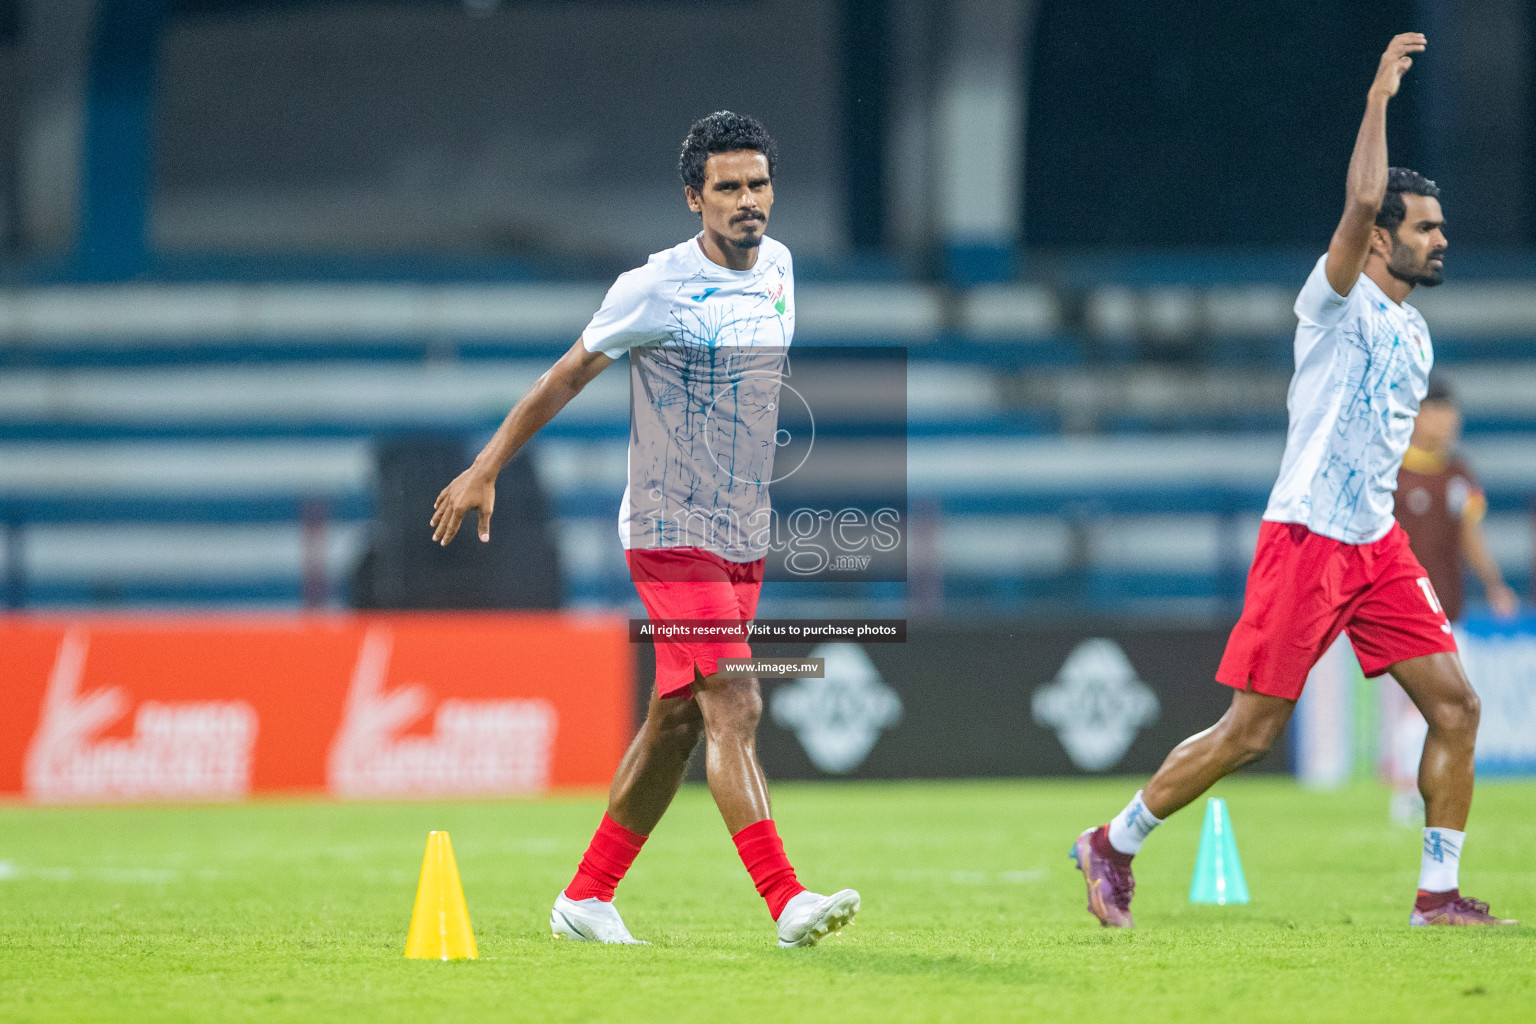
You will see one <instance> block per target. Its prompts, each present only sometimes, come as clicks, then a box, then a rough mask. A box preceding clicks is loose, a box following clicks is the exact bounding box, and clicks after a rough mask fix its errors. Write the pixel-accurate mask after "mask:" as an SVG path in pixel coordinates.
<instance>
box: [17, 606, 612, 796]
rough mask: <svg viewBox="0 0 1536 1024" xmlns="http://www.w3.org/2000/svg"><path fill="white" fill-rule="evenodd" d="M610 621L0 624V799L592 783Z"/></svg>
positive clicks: (462, 618)
mask: <svg viewBox="0 0 1536 1024" xmlns="http://www.w3.org/2000/svg"><path fill="white" fill-rule="evenodd" d="M633 723H634V656H633V651H632V649H631V647H630V645H629V642H628V636H627V633H626V629H625V623H624V620H623V619H617V618H611V617H603V618H584V617H569V616H562V615H557V614H524V613H518V614H396V615H378V616H372V615H370V616H347V617H325V616H307V617H302V618H300V617H294V618H259V617H245V618H210V617H198V618H150V617H144V618H128V617H121V618H97V617H82V618H78V619H62V618H60V619H48V618H31V617H25V618H23V617H12V618H10V619H0V796H7V795H24V796H26V797H28V798H30V799H32V800H37V801H48V802H57V801H105V800H227V799H238V798H240V797H243V796H245V795H246V794H248V793H252V792H283V791H290V792H291V791H302V790H309V791H324V792H329V793H331V794H332V795H334V796H339V797H361V798H397V797H403V798H420V797H483V796H505V795H518V794H532V793H541V792H544V791H545V790H547V789H549V788H551V787H588V786H606V785H607V784H608V781H609V778H610V777H611V776H612V774H613V770H614V768H615V767H616V766H617V765H618V762H619V758H620V757H621V756H622V755H623V752H624V746H625V744H626V743H627V742H628V741H629V738H630V735H631V733H632V731H633Z"/></svg>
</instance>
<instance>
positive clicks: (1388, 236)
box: [1371, 224, 1392, 260]
mask: <svg viewBox="0 0 1536 1024" xmlns="http://www.w3.org/2000/svg"><path fill="white" fill-rule="evenodd" d="M1371 252H1373V253H1375V254H1376V255H1377V256H1380V257H1381V258H1382V259H1384V260H1391V259H1392V232H1390V231H1388V230H1387V229H1386V228H1384V227H1382V226H1381V225H1380V224H1373V225H1372V226H1371Z"/></svg>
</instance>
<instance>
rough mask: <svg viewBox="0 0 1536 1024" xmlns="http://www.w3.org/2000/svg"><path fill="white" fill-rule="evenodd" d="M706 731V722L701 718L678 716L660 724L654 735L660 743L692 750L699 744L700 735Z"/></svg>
mask: <svg viewBox="0 0 1536 1024" xmlns="http://www.w3.org/2000/svg"><path fill="white" fill-rule="evenodd" d="M703 732H704V722H703V720H702V719H700V718H678V719H675V720H673V721H670V722H666V723H664V724H662V725H660V726H658V727H657V728H656V729H655V730H654V731H653V735H654V736H655V737H656V742H657V743H658V744H661V745H664V746H667V747H675V748H677V749H679V750H684V751H692V750H693V748H694V747H695V746H697V745H698V742H699V736H700V735H702V734H703Z"/></svg>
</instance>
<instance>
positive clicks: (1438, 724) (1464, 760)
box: [1072, 32, 1512, 928]
mask: <svg viewBox="0 0 1536 1024" xmlns="http://www.w3.org/2000/svg"><path fill="white" fill-rule="evenodd" d="M1424 49H1425V39H1424V36H1422V35H1420V34H1418V33H1416V32H1409V33H1405V34H1403V35H1399V36H1397V37H1396V38H1394V39H1393V40H1392V42H1391V44H1390V45H1389V46H1388V47H1387V50H1386V53H1384V54H1383V55H1382V58H1381V62H1380V64H1379V65H1378V66H1377V70H1376V77H1375V80H1374V81H1373V82H1372V83H1371V87H1370V91H1369V92H1368V94H1367V98H1366V105H1365V118H1364V120H1363V121H1362V122H1361V125H1360V132H1359V134H1358V135H1357V136H1356V139H1355V150H1354V155H1353V156H1352V157H1351V158H1350V162H1349V175H1348V180H1347V185H1346V193H1345V204H1344V215H1343V216H1342V217H1341V218H1340V220H1339V226H1338V227H1337V228H1336V229H1335V230H1334V233H1333V240H1332V241H1331V242H1330V243H1329V245H1328V253H1327V255H1325V256H1323V257H1322V258H1321V259H1319V260H1318V261H1317V265H1316V266H1315V267H1314V268H1313V270H1312V273H1311V276H1309V277H1308V278H1307V282H1306V284H1305V286H1303V288H1302V290H1301V294H1300V296H1298V297H1297V299H1296V317H1297V321H1298V323H1297V326H1296V346H1295V349H1296V352H1295V355H1296V373H1295V376H1294V377H1292V378H1291V388H1290V395H1289V398H1288V400H1287V406H1288V408H1289V412H1290V429H1289V431H1288V433H1287V436H1286V446H1285V457H1284V459H1283V461H1282V462H1281V466H1280V478H1279V480H1278V481H1277V482H1276V483H1275V487H1274V490H1273V492H1272V493H1271V495H1270V499H1269V507H1268V508H1267V509H1266V510H1265V512H1264V522H1263V524H1262V527H1261V529H1260V532H1259V542H1258V548H1257V550H1256V551H1255V552H1254V558H1253V567H1252V569H1251V570H1250V571H1249V574H1248V586H1247V592H1246V593H1245V595H1244V597H1243V614H1242V617H1241V619H1240V621H1239V622H1238V624H1237V626H1236V627H1235V628H1234V629H1233V630H1232V636H1231V639H1230V640H1229V641H1228V642H1227V649H1226V652H1225V654H1224V655H1223V656H1222V659H1221V666H1220V668H1219V669H1218V670H1217V672H1216V679H1217V681H1219V682H1221V683H1224V684H1226V685H1227V686H1230V687H1233V688H1234V690H1235V691H1236V692H1234V693H1233V695H1232V706H1231V708H1230V709H1229V710H1228V711H1227V712H1226V714H1225V715H1223V716H1222V718H1221V720H1220V721H1219V722H1217V723H1216V724H1215V725H1214V726H1212V727H1211V728H1209V729H1207V730H1205V731H1204V732H1201V733H1197V734H1196V735H1194V736H1191V737H1190V738H1189V739H1187V740H1185V741H1184V742H1183V743H1181V744H1179V745H1178V746H1177V747H1175V748H1174V749H1173V752H1172V753H1170V754H1169V755H1168V758H1167V760H1165V761H1164V762H1163V765H1162V767H1161V768H1159V769H1158V770H1157V773H1156V774H1155V775H1153V776H1152V779H1151V781H1149V782H1148V783H1147V785H1146V786H1145V788H1143V789H1142V790H1141V791H1139V792H1138V793H1137V794H1136V795H1135V797H1134V798H1132V800H1131V802H1130V804H1129V805H1127V806H1126V808H1125V809H1124V810H1123V811H1121V812H1120V814H1118V815H1117V816H1116V817H1115V818H1114V819H1112V820H1111V821H1110V822H1109V823H1108V824H1106V825H1102V826H1099V827H1098V828H1091V829H1088V830H1087V831H1085V832H1083V834H1082V835H1080V836H1079V837H1078V839H1077V842H1076V844H1075V845H1074V847H1073V850H1072V856H1073V858H1074V859H1076V861H1077V864H1078V868H1079V869H1080V870H1081V871H1082V872H1083V876H1084V879H1085V881H1086V882H1087V887H1088V909H1089V910H1090V911H1091V912H1092V913H1093V914H1094V915H1095V916H1096V917H1098V919H1099V920H1100V922H1102V923H1103V924H1104V925H1106V926H1110V927H1121V928H1128V927H1130V926H1131V895H1132V892H1133V891H1134V889H1135V881H1134V879H1133V877H1132V874H1131V858H1132V857H1133V856H1134V855H1135V854H1136V852H1137V851H1138V850H1140V848H1141V844H1142V841H1143V840H1144V839H1146V837H1147V835H1148V834H1149V833H1150V832H1151V831H1152V829H1153V828H1155V827H1156V826H1157V825H1159V824H1161V823H1162V821H1163V820H1164V819H1166V818H1167V817H1168V816H1169V815H1170V814H1172V813H1173V812H1175V811H1177V810H1179V809H1180V808H1181V807H1184V806H1185V805H1187V804H1189V803H1190V802H1191V801H1193V800H1194V799H1195V798H1197V797H1198V796H1200V794H1202V793H1204V792H1205V791H1206V790H1207V789H1209V788H1210V787H1211V786H1212V785H1214V784H1215V783H1216V782H1217V780H1219V779H1221V778H1223V777H1224V776H1226V775H1227V774H1229V773H1231V772H1233V771H1235V770H1236V769H1238V768H1240V767H1242V766H1243V765H1245V764H1249V763H1251V762H1253V761H1255V760H1257V759H1259V758H1261V757H1263V756H1264V754H1265V753H1266V752H1267V751H1268V750H1269V747H1270V744H1271V743H1273V742H1274V740H1275V738H1276V737H1277V736H1278V735H1279V734H1280V730H1281V729H1282V728H1283V727H1284V726H1285V723H1286V720H1287V719H1289V718H1290V716H1291V711H1292V710H1293V709H1294V708H1295V706H1296V699H1297V698H1298V697H1299V696H1300V695H1301V690H1302V686H1303V684H1305V682H1306V678H1307V673H1308V671H1309V670H1310V669H1311V667H1312V665H1313V664H1314V663H1316V661H1317V659H1318V658H1319V657H1320V656H1321V655H1322V653H1323V652H1324V651H1325V650H1327V649H1328V647H1329V646H1330V645H1331V644H1332V643H1333V641H1334V640H1335V639H1336V638H1337V637H1338V635H1339V633H1340V631H1341V630H1342V631H1344V632H1347V633H1348V634H1349V638H1350V641H1351V642H1352V643H1353V645H1354V648H1355V653H1356V655H1357V656H1358V657H1359V659H1360V667H1361V668H1362V669H1363V670H1364V671H1365V674H1366V675H1367V676H1379V675H1381V674H1382V673H1384V672H1390V673H1392V675H1393V677H1394V678H1395V679H1396V680H1397V681H1398V683H1400V684H1401V685H1402V687H1403V689H1404V690H1405V691H1406V692H1407V693H1408V695H1409V697H1411V698H1412V699H1413V702H1414V703H1415V704H1416V705H1418V708H1419V710H1420V711H1422V712H1423V713H1424V717H1425V718H1426V719H1428V721H1429V735H1428V738H1427V739H1426V740H1425V741H1424V755H1423V760H1422V762H1421V767H1420V770H1419V788H1420V790H1421V792H1422V793H1423V795H1424V804H1425V823H1426V826H1427V827H1426V828H1425V829H1424V850H1423V860H1422V863H1421V871H1420V874H1419V887H1418V888H1419V891H1418V897H1417V899H1416V901H1415V903H1414V907H1413V910H1412V912H1411V913H1410V915H1409V921H1410V923H1411V924H1415V925H1426V924H1447V925H1494V924H1509V923H1512V922H1508V921H1502V920H1500V919H1499V918H1496V917H1493V916H1492V915H1490V914H1489V913H1488V905H1487V904H1486V903H1484V902H1482V901H1480V900H1474V899H1469V898H1466V897H1463V896H1462V895H1461V894H1460V891H1459V888H1458V879H1457V869H1458V864H1459V861H1460V856H1461V851H1462V846H1463V843H1464V841H1465V838H1466V835H1465V829H1466V823H1467V812H1468V809H1469V808H1470V807H1471V804H1472V748H1473V743H1474V741H1475V740H1476V737H1477V723H1478V710H1479V709H1478V699H1477V694H1476V693H1474V692H1473V690H1472V687H1471V685H1470V684H1469V683H1468V682H1467V677H1466V675H1465V674H1464V673H1463V671H1462V667H1461V661H1460V659H1459V658H1458V657H1457V653H1456V641H1455V639H1454V638H1453V637H1452V636H1451V626H1450V623H1449V622H1447V621H1446V618H1445V613H1444V612H1443V611H1442V610H1441V607H1440V602H1439V600H1438V599H1437V598H1436V597H1435V592H1434V588H1433V587H1431V586H1430V583H1429V576H1428V574H1427V573H1426V572H1425V571H1424V569H1423V568H1422V567H1421V566H1420V565H1419V562H1418V560H1417V559H1416V558H1415V557H1414V556H1413V553H1412V552H1411V551H1410V550H1409V548H1408V537H1407V534H1405V533H1404V532H1403V530H1402V528H1401V527H1399V526H1398V525H1397V522H1396V520H1394V519H1393V518H1392V509H1393V491H1394V490H1395V489H1396V486H1397V471H1398V467H1399V465H1401V463H1402V460H1403V453H1404V452H1405V451H1406V450H1407V448H1408V439H1409V436H1410V435H1411V434H1412V432H1413V422H1414V417H1415V416H1416V415H1417V414H1418V411H1419V402H1420V401H1421V400H1422V399H1423V398H1424V394H1425V392H1426V390H1427V387H1428V378H1429V368H1430V363H1431V362H1432V360H1433V354H1432V351H1431V349H1430V343H1429V329H1428V327H1426V326H1425V323H1424V318H1423V317H1421V316H1420V315H1419V313H1418V311H1417V310H1416V309H1414V308H1413V307H1412V306H1410V305H1408V304H1407V303H1406V302H1404V300H1405V299H1406V298H1407V297H1408V293H1409V292H1411V291H1412V290H1413V288H1414V286H1415V285H1424V286H1426V287H1430V286H1434V285H1437V284H1439V283H1440V280H1441V272H1442V266H1443V257H1444V254H1445V250H1446V240H1445V234H1444V228H1445V222H1444V220H1443V218H1442V216H1441V212H1440V202H1439V198H1438V196H1439V190H1438V189H1437V188H1436V187H1435V184H1434V182H1432V181H1429V180H1427V179H1426V178H1424V177H1423V176H1422V175H1419V174H1417V173H1415V172H1413V171H1410V170H1405V169H1403V168H1393V167H1388V166H1387V131H1386V123H1387V120H1386V118H1387V102H1388V101H1389V100H1390V99H1391V98H1392V97H1393V96H1395V95H1396V94H1397V89H1398V84H1399V83H1400V82H1401V80H1402V76H1403V74H1404V73H1405V72H1406V71H1407V70H1408V68H1409V67H1410V66H1411V65H1412V64H1413V59H1412V57H1411V56H1410V54H1414V53H1419V52H1422V51H1423V50H1424Z"/></svg>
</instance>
